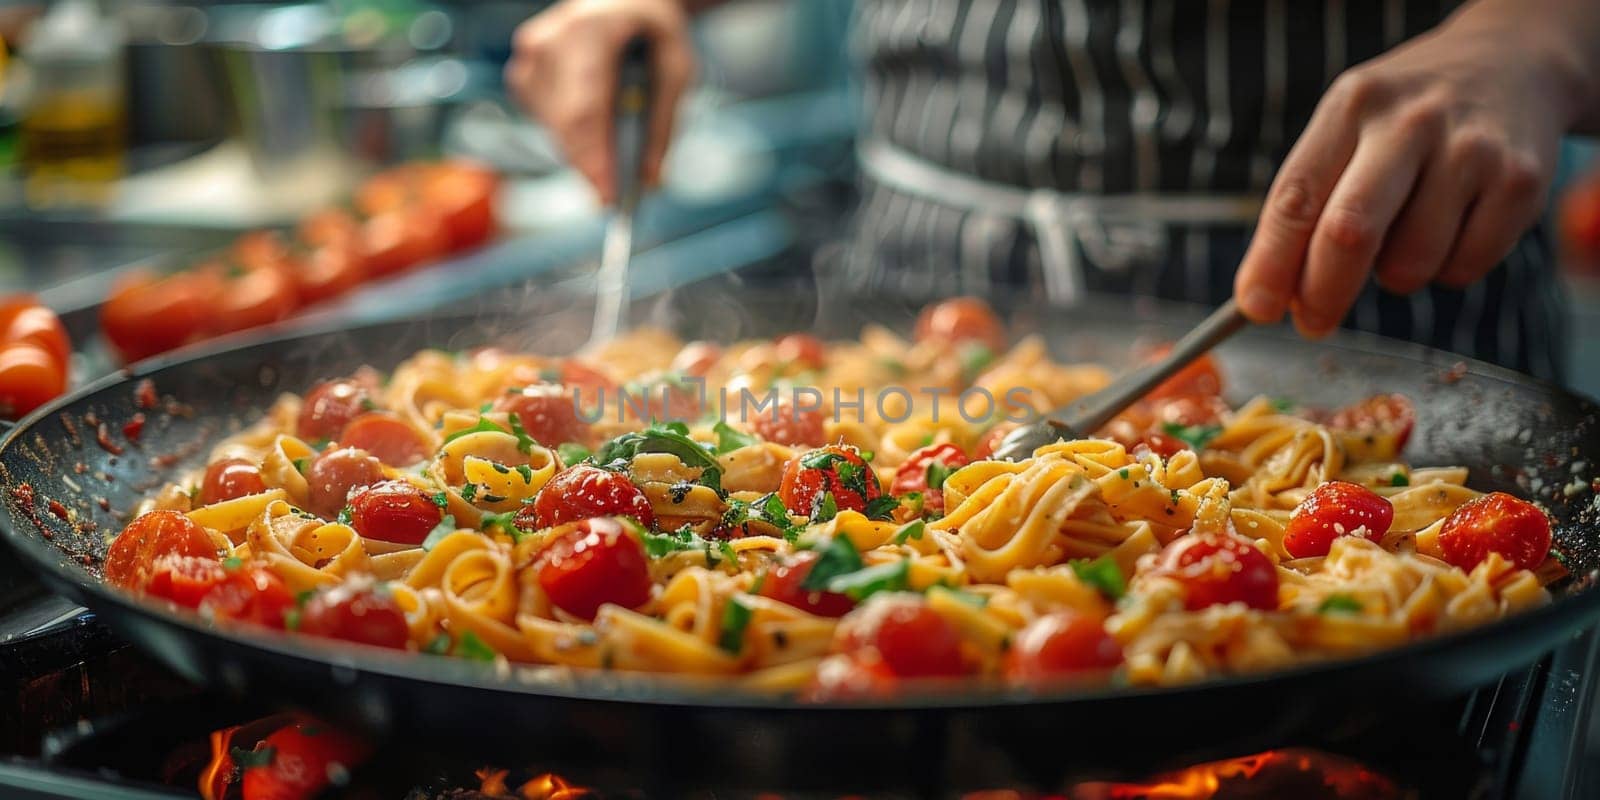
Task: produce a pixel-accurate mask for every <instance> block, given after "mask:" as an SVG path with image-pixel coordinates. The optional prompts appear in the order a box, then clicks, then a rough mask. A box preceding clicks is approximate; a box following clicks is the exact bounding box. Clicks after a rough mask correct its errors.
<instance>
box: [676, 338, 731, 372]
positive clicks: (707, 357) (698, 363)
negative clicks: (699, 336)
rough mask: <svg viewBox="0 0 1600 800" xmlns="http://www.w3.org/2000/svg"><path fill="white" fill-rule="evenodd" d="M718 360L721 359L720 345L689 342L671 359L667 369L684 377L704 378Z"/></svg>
mask: <svg viewBox="0 0 1600 800" xmlns="http://www.w3.org/2000/svg"><path fill="white" fill-rule="evenodd" d="M719 358H722V345H719V344H717V343H715V342H690V343H688V344H686V345H684V346H683V349H682V350H679V351H678V354H677V355H676V356H673V357H672V365H671V366H669V367H668V369H670V370H671V371H673V372H681V373H683V374H685V375H693V376H695V377H704V376H705V374H706V373H707V372H710V371H711V368H712V367H713V366H715V365H716V363H717V359H719Z"/></svg>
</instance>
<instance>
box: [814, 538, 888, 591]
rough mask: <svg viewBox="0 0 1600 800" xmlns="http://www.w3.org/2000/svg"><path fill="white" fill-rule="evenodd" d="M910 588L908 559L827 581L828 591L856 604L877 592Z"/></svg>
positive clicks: (860, 570)
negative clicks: (844, 596) (845, 597)
mask: <svg viewBox="0 0 1600 800" xmlns="http://www.w3.org/2000/svg"><path fill="white" fill-rule="evenodd" d="M836 538H837V537H836ZM819 564H820V562H819ZM814 571H815V568H813V572H814ZM806 577H808V578H809V577H810V576H809V575H808V576H806ZM910 586H911V559H909V558H902V559H900V560H898V561H896V562H894V563H892V564H879V565H877V566H875V567H866V568H864V569H858V570H856V571H854V572H849V573H846V574H844V575H837V576H835V577H834V578H832V579H831V580H829V581H828V591H830V592H838V593H840V594H843V595H846V596H848V597H849V598H850V599H851V600H854V601H856V602H857V603H859V602H861V601H862V600H865V599H867V598H868V597H871V596H872V595H875V594H877V593H878V592H901V591H905V590H906V589H907V588H909V587H910Z"/></svg>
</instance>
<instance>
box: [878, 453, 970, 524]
mask: <svg viewBox="0 0 1600 800" xmlns="http://www.w3.org/2000/svg"><path fill="white" fill-rule="evenodd" d="M970 463H972V462H970V461H968V460H967V454H966V453H964V452H962V451H961V448H959V447H957V446H955V445H953V444H949V443H948V442H947V443H945V444H930V445H928V446H927V447H922V448H918V449H917V450H916V451H914V452H912V454H911V455H910V456H908V457H907V458H906V460H905V463H903V464H901V465H900V468H899V469H897V470H895V471H894V482H893V483H891V484H890V485H889V493H890V494H893V495H903V494H910V493H912V492H921V493H922V507H923V509H924V510H927V511H931V512H933V513H935V514H939V515H943V514H944V479H945V477H947V476H948V475H949V474H950V473H952V472H955V471H956V470H958V469H960V468H962V467H964V466H966V465H967V464H970ZM935 464H937V465H938V466H937V467H935V466H934V465H935ZM935 483H937V484H938V486H934V485H933V484H935Z"/></svg>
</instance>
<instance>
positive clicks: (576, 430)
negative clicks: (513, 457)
mask: <svg viewBox="0 0 1600 800" xmlns="http://www.w3.org/2000/svg"><path fill="white" fill-rule="evenodd" d="M494 408H495V410H496V411H507V412H510V413H512V414H516V415H517V419H518V420H519V421H520V422H521V423H522V429H523V430H524V431H526V432H527V434H528V435H529V436H532V437H533V438H534V440H535V441H537V442H539V443H540V444H542V445H545V446H547V447H555V446H556V445H558V444H562V443H563V442H580V443H581V442H585V441H588V439H589V424H588V423H586V422H584V421H583V420H582V419H579V418H578V407H577V406H576V405H574V404H573V400H572V393H571V392H567V391H562V388H561V387H560V386H557V385H555V384H553V383H536V384H534V385H532V386H526V387H523V389H522V390H521V391H518V392H517V393H516V394H503V395H501V396H500V397H498V398H496V399H495V401H494Z"/></svg>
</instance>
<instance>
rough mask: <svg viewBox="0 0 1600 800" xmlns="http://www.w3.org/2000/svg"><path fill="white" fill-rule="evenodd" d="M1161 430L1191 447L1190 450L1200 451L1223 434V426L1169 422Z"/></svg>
mask: <svg viewBox="0 0 1600 800" xmlns="http://www.w3.org/2000/svg"><path fill="white" fill-rule="evenodd" d="M1161 430H1163V431H1165V432H1166V434H1167V435H1168V436H1173V437H1176V438H1178V439H1181V440H1183V443H1184V444H1187V445H1189V449H1191V450H1195V451H1199V450H1204V449H1205V446H1206V445H1208V444H1210V443H1211V440H1212V439H1215V438H1217V436H1218V435H1219V434H1221V433H1222V426H1221V425H1180V424H1178V423H1176V422H1168V423H1165V424H1163V425H1162V426H1161Z"/></svg>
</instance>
